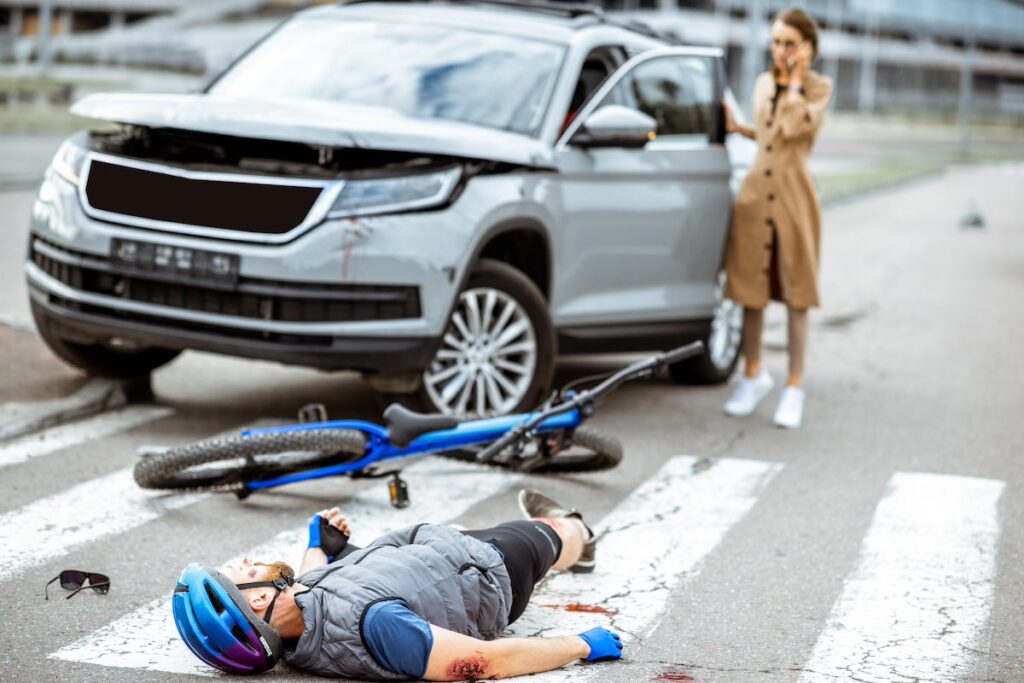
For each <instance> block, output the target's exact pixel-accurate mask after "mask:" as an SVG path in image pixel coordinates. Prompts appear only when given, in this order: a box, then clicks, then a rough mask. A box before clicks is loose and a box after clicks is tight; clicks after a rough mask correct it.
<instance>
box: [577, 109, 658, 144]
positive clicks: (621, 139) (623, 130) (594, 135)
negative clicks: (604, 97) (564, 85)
mask: <svg viewBox="0 0 1024 683" xmlns="http://www.w3.org/2000/svg"><path fill="white" fill-rule="evenodd" d="M657 129H658V122H657V121H655V120H654V119H653V118H651V117H650V116H648V115H647V114H645V113H643V112H641V111H637V110H636V109H630V108H629V107H624V106H622V105H621V104H606V105H605V106H603V107H601V108H600V109H598V110H597V111H595V112H594V113H592V114H591V115H590V116H588V117H587V120H586V121H584V122H583V125H582V126H580V128H579V130H577V131H576V133H575V134H574V135H573V136H572V137H571V138H570V139H569V144H570V145H575V146H576V147H628V148H631V149H639V148H641V147H643V146H644V145H646V144H647V143H648V142H649V141H651V140H653V139H654V136H655V131H656V130H657Z"/></svg>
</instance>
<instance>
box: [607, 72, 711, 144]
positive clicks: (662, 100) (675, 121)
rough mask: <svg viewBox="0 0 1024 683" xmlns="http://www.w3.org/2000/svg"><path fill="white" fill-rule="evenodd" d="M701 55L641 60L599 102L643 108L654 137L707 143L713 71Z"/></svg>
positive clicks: (670, 140) (639, 109) (674, 140)
mask: <svg viewBox="0 0 1024 683" xmlns="http://www.w3.org/2000/svg"><path fill="white" fill-rule="evenodd" d="M712 66H713V65H712V62H711V60H710V59H709V58H707V57H703V56H680V55H669V56H664V57H654V58H651V59H649V60H647V61H644V62H641V63H640V64H637V65H636V66H635V67H633V68H632V69H631V70H630V71H629V73H627V74H625V75H624V76H623V78H622V80H620V81H619V82H618V83H617V84H616V85H615V87H614V88H613V89H612V90H610V91H609V92H608V94H607V95H606V96H605V98H604V99H603V100H602V101H601V103H600V104H599V105H598V108H600V107H602V106H605V105H607V104H618V105H622V106H626V107H631V108H633V109H637V110H638V111H642V112H643V113H645V114H647V115H648V116H650V117H651V118H653V119H654V120H655V121H656V122H657V124H658V127H657V130H656V133H657V140H658V141H660V142H683V143H689V144H694V143H696V144H708V143H709V142H710V141H711V139H712V134H713V131H714V112H715V104H716V103H715V101H714V99H715V98H714V91H715V88H714V72H713V70H712Z"/></svg>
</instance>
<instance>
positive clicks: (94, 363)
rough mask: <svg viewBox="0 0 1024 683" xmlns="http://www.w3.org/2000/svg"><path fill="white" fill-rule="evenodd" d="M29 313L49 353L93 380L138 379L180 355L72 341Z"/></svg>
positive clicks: (42, 318) (178, 352) (171, 350)
mask: <svg viewBox="0 0 1024 683" xmlns="http://www.w3.org/2000/svg"><path fill="white" fill-rule="evenodd" d="M33 313H34V314H35V315H34V317H35V321H36V328H37V329H38V330H39V336H40V337H42V339H43V341H44V342H45V343H46V345H47V346H48V347H49V348H50V350H51V351H53V353H54V354H55V355H56V356H57V357H58V358H60V359H61V360H63V361H64V362H66V363H68V364H70V365H73V366H75V367H76V368H79V369H80V370H84V371H85V372H87V373H89V374H90V375H95V376H97V377H108V378H111V379H127V378H130V377H139V376H142V375H146V374H148V373H150V372H152V371H153V370H155V369H157V368H159V367H160V366H162V365H166V364H167V363H170V362H171V361H172V360H174V359H175V358H177V357H178V355H179V354H180V353H181V351H180V350H178V349H161V348H143V349H119V348H114V347H110V346H105V345H102V344H82V343H78V342H73V341H70V340H68V339H64V338H63V337H61V336H59V335H58V334H56V333H55V332H54V330H53V329H52V328H51V326H50V324H49V323H48V322H47V320H46V318H44V317H42V316H40V315H38V313H36V312H35V311H33Z"/></svg>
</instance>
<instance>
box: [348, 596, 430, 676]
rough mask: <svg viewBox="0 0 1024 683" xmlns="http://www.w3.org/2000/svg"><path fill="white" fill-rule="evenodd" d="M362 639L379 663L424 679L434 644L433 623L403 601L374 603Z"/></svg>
mask: <svg viewBox="0 0 1024 683" xmlns="http://www.w3.org/2000/svg"><path fill="white" fill-rule="evenodd" d="M363 639H364V640H365V641H366V646H367V647H368V648H369V650H370V654H371V655H373V658H374V659H376V660H377V663H378V664H380V665H381V666H383V667H384V668H385V669H387V670H388V671H393V672H395V673H400V674H405V675H406V676H410V677H412V678H423V674H425V673H426V672H427V660H429V659H430V650H431V648H433V647H434V634H433V633H431V631H430V624H428V623H427V622H426V620H425V619H423V618H422V617H420V616H419V615H418V614H416V613H415V612H413V611H412V610H411V609H409V607H408V606H406V604H405V603H404V602H402V601H401V600H397V599H396V600H386V601H384V602H378V603H376V604H374V605H373V606H372V607H370V609H368V610H367V611H366V619H364V620H363Z"/></svg>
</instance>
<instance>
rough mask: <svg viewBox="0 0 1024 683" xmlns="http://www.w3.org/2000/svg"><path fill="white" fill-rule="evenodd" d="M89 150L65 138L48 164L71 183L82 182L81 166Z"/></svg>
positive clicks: (77, 183)
mask: <svg viewBox="0 0 1024 683" xmlns="http://www.w3.org/2000/svg"><path fill="white" fill-rule="evenodd" d="M88 152H89V150H87V149H86V148H84V147H82V146H81V145H78V144H76V143H75V142H73V141H71V140H65V141H64V144H62V145H61V146H60V149H58V150H57V153H56V154H55V155H54V156H53V162H52V163H51V164H50V165H51V166H52V167H53V170H54V171H56V172H57V173H58V174H59V175H60V176H61V177H62V178H64V179H65V180H67V181H68V182H69V183H71V184H72V185H79V184H80V183H81V182H82V167H83V166H84V165H85V159H86V154H88Z"/></svg>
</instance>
